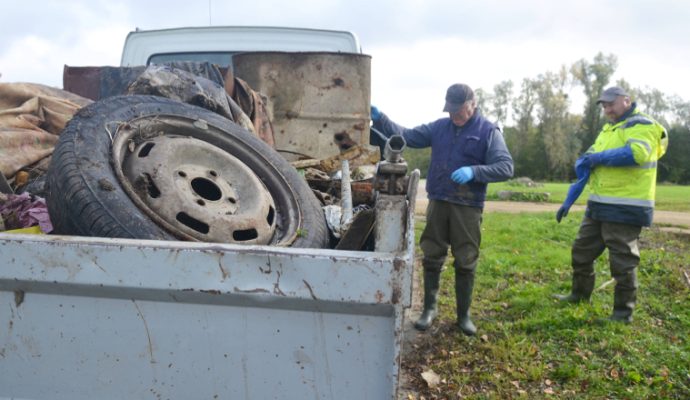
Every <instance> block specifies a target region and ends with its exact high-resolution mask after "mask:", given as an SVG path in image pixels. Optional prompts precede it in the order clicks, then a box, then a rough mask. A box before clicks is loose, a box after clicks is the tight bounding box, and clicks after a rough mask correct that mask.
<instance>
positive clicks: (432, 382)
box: [422, 369, 441, 389]
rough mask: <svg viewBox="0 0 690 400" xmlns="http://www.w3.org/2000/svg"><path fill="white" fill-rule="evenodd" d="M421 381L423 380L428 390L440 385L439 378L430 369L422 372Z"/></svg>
mask: <svg viewBox="0 0 690 400" xmlns="http://www.w3.org/2000/svg"><path fill="white" fill-rule="evenodd" d="M422 379H424V381H425V382H426V384H427V386H428V387H429V389H433V388H435V387H436V386H438V385H439V384H440V383H441V376H439V374H437V373H436V372H434V371H433V370H431V369H428V370H426V371H424V372H422Z"/></svg>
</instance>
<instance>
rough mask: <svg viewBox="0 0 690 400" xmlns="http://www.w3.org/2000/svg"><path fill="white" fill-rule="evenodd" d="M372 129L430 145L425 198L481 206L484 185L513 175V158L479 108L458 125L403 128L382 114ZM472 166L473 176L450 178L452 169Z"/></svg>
mask: <svg viewBox="0 0 690 400" xmlns="http://www.w3.org/2000/svg"><path fill="white" fill-rule="evenodd" d="M374 128H376V129H378V130H380V131H381V132H383V133H384V134H385V135H386V136H388V137H390V136H392V135H394V134H399V135H402V136H403V137H404V138H405V141H406V142H407V145H408V146H410V147H412V148H423V147H431V162H430V165H429V172H428V174H427V182H426V191H427V193H428V196H429V199H431V200H442V201H448V202H451V203H455V204H462V205H467V206H473V207H480V208H482V207H484V199H485V198H486V186H487V183H489V182H498V181H503V180H506V179H508V178H510V177H511V176H513V159H512V157H511V156H510V152H509V151H508V148H507V147H506V145H505V141H504V140H503V135H502V134H501V131H500V129H498V127H496V125H494V124H493V123H491V122H490V121H488V120H487V119H486V118H484V117H482V116H481V115H480V113H479V110H477V111H475V113H474V115H473V116H472V118H470V120H469V121H467V123H466V124H465V125H464V126H462V127H459V126H456V125H455V124H453V121H452V120H451V119H450V118H441V119H439V120H436V121H434V122H431V123H428V124H424V125H420V126H418V127H416V128H413V129H406V128H404V127H402V126H400V125H398V124H396V123H394V122H393V121H391V120H390V119H389V118H388V117H387V116H386V115H385V114H382V115H381V118H379V119H378V120H377V121H376V122H375V123H374ZM464 166H472V172H474V179H473V180H472V181H470V182H469V183H468V184H465V185H460V184H457V183H455V182H453V181H452V180H451V179H450V175H451V174H452V173H453V171H455V170H456V169H458V168H460V167H464Z"/></svg>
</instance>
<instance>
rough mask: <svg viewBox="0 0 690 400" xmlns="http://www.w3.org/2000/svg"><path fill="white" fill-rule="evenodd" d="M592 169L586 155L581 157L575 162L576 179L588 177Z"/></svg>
mask: <svg viewBox="0 0 690 400" xmlns="http://www.w3.org/2000/svg"><path fill="white" fill-rule="evenodd" d="M591 169H592V161H591V160H590V159H589V157H588V156H587V154H585V155H583V156H582V157H580V158H578V159H577V161H575V175H577V179H580V178H582V177H583V176H585V174H586V175H587V176H589V173H590V172H591Z"/></svg>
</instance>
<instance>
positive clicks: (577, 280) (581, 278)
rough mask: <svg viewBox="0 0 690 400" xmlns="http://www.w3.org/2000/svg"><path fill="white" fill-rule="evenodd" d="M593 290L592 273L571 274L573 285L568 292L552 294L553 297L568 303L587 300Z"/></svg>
mask: <svg viewBox="0 0 690 400" xmlns="http://www.w3.org/2000/svg"><path fill="white" fill-rule="evenodd" d="M592 291H594V274H592V275H573V287H572V289H571V291H570V294H554V295H553V297H554V298H556V299H558V300H560V301H565V302H568V303H581V302H589V298H590V297H591V296H592Z"/></svg>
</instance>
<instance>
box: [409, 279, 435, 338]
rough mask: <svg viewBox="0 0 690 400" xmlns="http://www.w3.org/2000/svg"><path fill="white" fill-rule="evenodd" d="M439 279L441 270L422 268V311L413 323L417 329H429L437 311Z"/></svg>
mask: <svg viewBox="0 0 690 400" xmlns="http://www.w3.org/2000/svg"><path fill="white" fill-rule="evenodd" d="M440 281H441V271H432V270H426V269H425V270H424V311H423V312H422V315H421V316H420V317H419V319H418V320H417V321H416V322H415V323H414V327H415V328H416V329H417V330H420V331H425V330H427V329H429V327H430V326H431V323H432V322H433V321H434V318H436V314H437V313H438V288H439V285H440Z"/></svg>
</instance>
